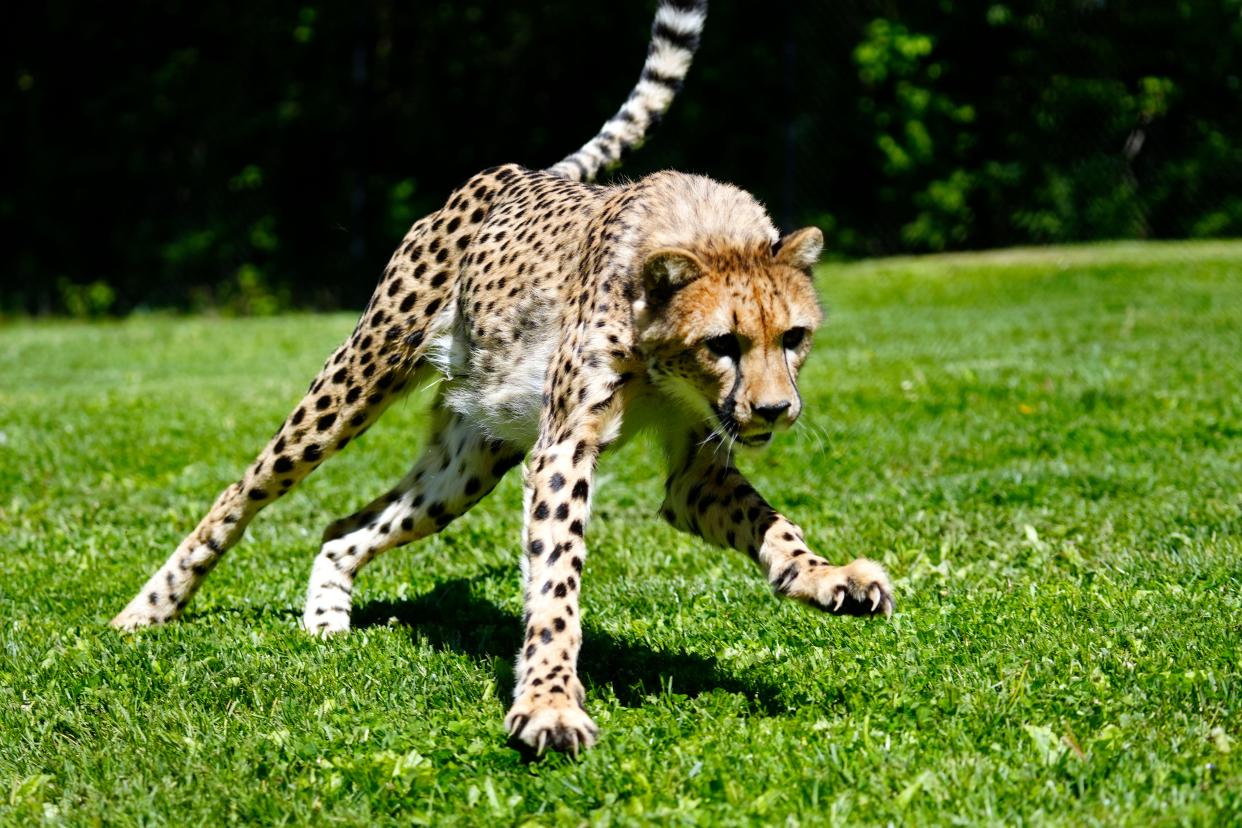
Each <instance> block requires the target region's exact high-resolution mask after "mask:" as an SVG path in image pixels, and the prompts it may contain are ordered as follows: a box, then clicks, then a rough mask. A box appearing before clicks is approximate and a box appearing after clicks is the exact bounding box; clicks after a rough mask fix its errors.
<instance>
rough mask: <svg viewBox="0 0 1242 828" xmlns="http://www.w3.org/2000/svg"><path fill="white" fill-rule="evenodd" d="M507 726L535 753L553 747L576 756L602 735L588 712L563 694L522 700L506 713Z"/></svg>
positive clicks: (511, 735) (510, 735) (510, 731)
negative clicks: (580, 750) (581, 749)
mask: <svg viewBox="0 0 1242 828" xmlns="http://www.w3.org/2000/svg"><path fill="white" fill-rule="evenodd" d="M505 729H506V730H508V731H509V737H510V738H512V739H516V740H517V741H519V742H522V743H523V744H525V745H527V746H529V747H531V748H533V749H534V750H535V753H543V751H544V750H545V749H546V748H548V747H551V748H553V749H555V750H559V751H561V752H563V753H572V754H573V755H574V756H577V755H578V750H579V749H580V748H589V747H591V746H592V745H594V744H595V740H596V738H597V737H598V736H599V728H598V727H596V726H595V722H593V721H591V717H590V716H588V715H587V714H586V711H585V710H583V709H582V707H581V706H580V705H579V704H578V702H577V701H576V700H574V699H572V698H569V697H568V696H566V695H565V694H563V693H555V694H552V695H548V694H543V693H541V694H539V696H538V697H537V698H536V697H535V696H533V695H527V696H523V697H522V698H520V699H518V700H517V701H516V702H514V703H513V707H511V708H509V714H508V715H507V716H505Z"/></svg>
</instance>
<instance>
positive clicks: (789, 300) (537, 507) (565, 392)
mask: <svg viewBox="0 0 1242 828" xmlns="http://www.w3.org/2000/svg"><path fill="white" fill-rule="evenodd" d="M706 6H707V4H706V2H705V0H661V2H660V3H659V5H658V8H657V12H656V18H655V23H654V25H653V34H652V40H651V44H650V46H649V49H648V56H647V60H646V63H645V65H644V67H643V71H642V75H641V78H640V80H639V82H638V85H637V86H636V87H635V88H634V90H633V92H632V93H631V94H630V97H629V98H628V100H627V101H626V102H625V104H624V105H623V106H622V107H621V109H620V111H618V113H617V114H616V115H615V116H613V118H612V119H610V120H609V121H608V122H606V123H605V124H604V126H603V128H602V129H601V131H600V132H599V133H598V134H597V135H596V136H595V137H594V138H593V139H592V140H591V141H590V142H588V143H587V144H585V145H584V146H583V147H582V148H581V149H579V150H578V151H577V152H575V153H573V154H571V155H570V156H568V157H567V158H565V159H564V160H563V161H561V162H560V163H558V164H556V165H554V166H552V167H550V168H548V169H547V170H542V171H536V170H531V169H526V168H524V167H522V166H519V165H516V164H509V165H505V166H501V167H496V168H493V169H489V170H486V171H484V172H481V173H479V174H478V175H476V176H474V177H473V178H471V179H469V180H468V181H467V182H465V184H463V185H461V186H460V187H459V188H458V189H457V190H455V191H454V192H453V193H452V194H451V195H450V196H449V198H448V200H447V202H446V203H445V204H444V206H443V207H442V208H441V209H439V210H437V211H436V212H434V213H432V214H430V215H428V216H426V217H424V218H422V219H421V220H419V221H417V222H416V223H415V224H414V226H413V227H412V228H411V229H410V231H409V232H408V234H407V235H406V236H405V238H404V239H403V240H402V243H401V245H400V247H399V248H398V249H397V250H396V252H395V253H394V254H393V256H392V258H391V260H390V261H389V263H388V265H387V267H386V268H385V270H384V273H383V276H382V278H381V279H380V281H379V284H378V286H377V288H376V290H375V293H374V295H373V296H372V297H371V300H370V302H369V303H368V304H367V306H366V309H365V311H364V312H363V314H362V316H361V318H360V319H359V321H358V323H357V326H356V327H355V329H354V330H353V333H352V334H351V335H350V336H349V338H348V339H347V340H346V341H345V342H344V343H343V344H342V345H341V346H340V347H339V348H337V349H336V351H335V352H333V353H332V355H331V356H330V357H329V358H328V360H327V361H326V362H325V363H324V367H323V370H322V371H321V372H320V373H319V375H318V376H317V377H315V379H314V380H313V381H312V382H311V384H310V388H309V390H308V392H307V394H306V396H305V398H304V399H303V400H302V401H301V402H300V403H298V405H297V406H296V407H295V408H294V409H293V412H292V413H291V414H290V415H289V417H288V418H287V419H286V420H285V421H284V423H282V424H281V426H280V428H279V429H278V430H277V431H276V433H275V435H274V436H273V437H272V438H271V441H270V442H269V443H268V445H267V446H266V448H264V449H263V451H262V452H261V453H260V454H259V456H258V458H257V459H255V460H254V461H253V463H252V464H251V466H250V467H249V468H248V469H247V470H246V472H245V474H244V475H243V477H242V478H241V479H240V480H239V481H238V482H236V483H234V484H232V485H230V486H229V487H227V488H226V489H225V490H224V491H223V492H222V493H221V494H220V495H219V497H218V499H217V500H216V501H215V504H214V506H213V507H212V508H211V510H210V512H209V513H208V514H207V516H206V517H204V518H203V519H202V521H201V522H200V523H199V524H198V526H197V528H195V529H194V531H193V532H191V533H190V535H189V536H188V537H186V538H185V539H184V540H183V541H182V542H181V544H180V545H179V546H178V547H177V549H176V551H174V552H173V554H172V556H171V557H170V558H169V559H168V560H167V562H166V563H164V565H163V566H162V567H161V568H160V569H159V570H158V571H157V572H156V573H155V574H154V575H153V576H152V577H151V579H150V580H149V581H148V582H147V583H146V585H145V586H143V588H142V590H141V591H140V592H139V593H138V595H137V596H136V597H135V598H134V599H133V600H132V601H131V602H130V603H129V605H128V606H126V607H125V609H124V610H123V611H122V612H121V613H120V614H119V615H117V616H116V617H115V618H114V619H113V621H112V624H113V626H115V627H118V628H122V629H125V630H134V629H137V628H140V627H146V626H151V625H156V624H162V623H165V622H168V621H171V620H173V619H175V618H177V617H178V616H179V615H180V614H181V613H182V611H183V610H184V609H185V607H186V604H187V602H188V601H189V600H190V598H191V596H193V595H194V593H195V591H196V590H197V589H198V587H199V586H200V584H201V583H202V581H203V579H204V578H205V577H206V576H207V574H208V573H209V572H210V571H211V570H212V568H213V567H214V566H215V565H216V564H217V563H218V562H219V561H220V559H221V557H222V556H223V555H224V554H225V552H227V551H228V550H229V548H230V547H232V546H233V545H234V544H235V543H237V542H238V540H239V539H240V538H241V536H242V533H243V532H244V531H245V529H246V526H247V524H248V523H249V522H250V521H251V520H252V519H253V518H254V516H255V515H256V514H258V512H259V511H260V510H261V509H263V508H264V507H265V506H267V505H269V504H271V503H272V502H274V501H275V500H277V499H278V498H280V497H281V496H283V495H284V494H286V493H287V492H289V491H290V490H292V489H293V488H294V486H296V485H297V484H298V483H299V482H300V481H301V480H302V479H303V478H304V477H306V475H308V474H309V473H310V472H311V471H313V470H314V469H315V468H317V467H318V466H319V465H320V464H321V463H323V462H324V461H325V460H327V459H328V458H329V457H330V456H332V455H333V454H335V453H336V452H339V451H341V450H342V449H344V448H345V447H346V446H347V445H348V444H349V443H350V442H351V441H353V440H356V439H357V438H358V437H359V436H360V435H361V434H363V433H364V432H365V431H366V430H367V429H368V428H370V427H371V425H372V424H373V423H374V422H375V421H376V419H377V418H379V416H380V415H381V413H383V411H384V410H385V409H386V408H387V407H388V406H389V405H391V404H392V403H393V401H394V400H396V399H398V397H400V396H401V395H402V393H403V392H405V391H406V390H407V389H409V388H410V387H412V386H414V385H415V384H422V383H423V382H424V381H426V380H430V379H431V378H435V377H437V376H438V377H439V378H440V380H441V381H440V382H439V385H438V389H439V390H438V391H437V396H436V401H435V403H434V406H433V409H432V412H431V414H430V419H431V431H430V438H429V441H428V444H427V446H426V448H425V449H424V451H423V452H422V454H421V456H420V457H418V458H417V460H416V462H415V463H414V465H413V467H412V468H411V469H410V471H409V473H408V474H406V476H405V477H404V478H402V479H401V481H400V482H398V483H397V484H396V485H395V486H394V487H393V488H392V489H391V490H389V491H388V492H387V493H385V494H383V495H381V496H380V497H378V498H377V499H375V500H373V501H372V502H371V503H369V504H367V505H366V506H364V507H363V508H362V509H360V510H358V511H357V512H355V513H354V514H352V515H350V516H348V517H346V518H343V519H340V520H337V521H336V522H334V523H332V524H331V525H329V526H328V528H327V529H326V530H325V532H324V534H323V539H322V545H321V548H320V551H319V553H318V555H317V557H316V558H315V559H314V562H313V564H312V566H311V576H310V585H309V588H308V589H307V598H306V606H305V612H304V614H303V616H302V620H301V623H302V626H303V627H304V628H305V629H306V630H307V631H308V632H310V633H312V634H317V635H323V636H327V635H332V634H336V633H342V632H345V631H346V630H348V629H349V624H350V601H351V593H352V592H353V589H354V582H355V579H356V578H357V577H358V572H359V570H361V569H362V568H363V567H364V566H366V564H367V563H368V562H370V561H372V560H374V559H375V557H376V556H377V555H380V554H381V553H383V552H386V551H387V550H390V549H393V548H395V547H398V546H402V545H404V544H407V543H410V542H411V541H415V540H418V539H420V538H425V537H427V536H428V535H432V534H434V533H436V532H439V531H440V530H442V529H444V528H445V527H446V526H448V525H449V524H450V523H451V522H452V521H454V520H455V519H456V518H458V517H460V516H461V515H463V514H465V513H466V512H467V511H469V510H470V508H471V507H473V506H474V505H475V504H477V503H478V502H479V501H480V500H481V499H482V498H484V497H485V496H486V495H487V494H488V493H489V492H491V491H492V489H493V487H495V486H496V484H497V482H498V481H499V480H500V479H501V478H502V477H503V476H504V475H505V473H506V472H508V471H509V470H510V469H512V468H513V467H515V466H518V465H523V469H522V476H523V484H524V509H525V516H524V518H525V519H524V526H523V530H522V542H521V554H520V558H521V571H522V579H523V583H524V599H525V612H524V620H523V623H524V625H525V638H524V641H523V643H522V644H521V649H520V652H519V653H518V654H517V663H516V670H515V674H514V680H515V687H514V690H513V703H512V706H511V707H510V709H509V711H508V714H507V715H506V717H505V726H506V729H507V731H508V733H509V736H510V738H511V739H512V740H514V742H515V743H516V744H519V745H525V746H527V748H528V749H533V750H534V751H536V752H539V753H542V752H543V751H544V750H545V749H546V748H548V747H551V748H553V749H556V750H560V751H568V752H572V753H574V754H577V753H578V751H579V749H582V748H587V747H590V746H591V745H593V744H594V743H595V742H596V739H597V736H598V730H597V728H596V726H595V724H594V723H593V722H592V720H591V718H590V716H589V715H588V714H587V712H586V709H585V692H584V688H583V685H582V682H581V681H580V680H579V679H578V675H577V670H576V665H577V659H578V652H579V647H580V646H581V643H582V616H581V612H580V608H579V602H578V595H579V592H580V590H581V588H582V579H583V576H584V574H585V564H586V558H587V547H586V527H587V521H588V514H589V512H590V505H591V497H592V487H593V485H594V472H595V468H596V463H597V460H598V459H599V458H600V456H601V454H603V453H604V452H605V450H607V449H609V448H610V447H615V446H617V445H619V444H621V443H623V442H624V441H625V440H626V439H627V438H628V437H630V436H631V435H632V434H634V433H636V432H637V431H640V430H644V429H646V430H650V431H653V432H655V433H656V434H658V435H659V438H660V439H661V441H662V443H663V446H664V449H665V452H666V455H667V459H668V469H669V473H668V477H667V480H666V482H665V497H664V501H663V504H662V506H661V508H660V514H661V516H662V517H663V518H664V519H665V520H666V521H668V522H669V523H670V524H672V525H673V526H674V527H676V528H678V529H680V530H683V531H685V532H689V533H692V534H693V535H697V536H699V537H701V538H703V539H705V540H706V541H708V542H709V543H711V544H714V545H718V546H723V547H728V548H732V549H736V550H738V551H739V552H741V553H743V554H745V555H747V556H749V558H750V559H751V560H753V561H754V562H755V563H756V564H757V565H758V568H759V569H760V570H761V571H762V572H763V574H764V575H765V576H766V578H767V580H768V581H769V583H770V584H771V586H772V588H773V589H774V591H775V592H776V593H777V594H779V595H783V596H787V597H790V598H794V599H798V600H800V601H803V602H806V603H808V604H810V605H812V606H814V607H817V608H819V609H821V610H825V611H827V612H831V613H837V614H852V615H871V614H882V615H885V616H887V615H890V614H891V613H892V611H893V605H894V604H893V591H892V587H891V586H890V583H889V580H888V578H887V576H886V574H885V572H884V570H883V568H882V567H881V566H879V565H878V564H876V563H874V562H872V561H869V560H866V559H858V560H855V561H853V562H851V563H848V564H845V565H842V566H834V565H833V564H831V563H829V561H828V560H826V559H825V558H823V557H820V556H819V555H816V554H814V553H812V552H811V551H809V548H808V544H807V543H806V540H805V537H804V535H803V532H802V530H801V529H800V528H798V526H797V525H795V524H794V523H793V522H792V521H791V520H789V519H788V518H787V517H785V516H784V515H782V514H780V513H779V512H777V511H776V510H775V509H773V508H772V507H771V506H770V505H769V504H768V503H767V501H766V500H764V498H763V497H762V496H761V495H760V494H759V493H758V492H757V491H756V490H755V489H754V487H752V486H751V485H750V484H749V483H748V482H747V480H746V478H745V477H744V476H743V475H742V473H741V472H740V471H739V470H738V469H737V467H736V466H735V465H734V463H733V459H732V458H733V452H732V448H733V446H734V445H735V444H740V445H742V446H751V447H758V446H761V445H763V444H765V443H767V442H768V441H769V439H770V438H771V437H772V435H773V434H774V433H775V432H778V431H781V430H784V429H788V428H789V427H790V426H791V425H792V424H793V423H794V421H795V420H797V419H798V416H799V414H800V413H801V411H802V399H801V397H800V396H799V393H798V386H797V377H798V372H799V370H800V368H801V367H802V364H803V362H804V360H805V359H806V357H807V354H808V352H809V350H810V348H811V341H812V337H813V334H814V332H815V330H816V328H817V326H818V325H819V324H820V322H821V319H822V312H821V309H820V306H819V303H818V300H817V297H816V294H815V290H814V286H813V284H812V278H811V268H812V266H813V265H814V264H815V263H816V262H817V260H818V258H819V256H820V253H821V250H822V247H823V236H822V234H821V233H820V231H819V230H818V229H816V228H813V227H810V228H804V229H801V230H797V231H794V232H792V233H790V234H788V235H785V236H783V237H782V236H781V235H780V234H779V233H778V232H777V230H776V228H775V226H774V225H773V222H772V220H771V219H770V218H769V216H768V214H767V213H766V211H765V210H764V208H763V207H762V206H761V205H760V204H759V202H758V201H757V200H756V199H755V198H754V197H753V196H751V195H749V194H748V193H746V192H744V191H742V190H740V189H738V188H736V187H733V186H730V185H728V184H723V183H719V182H716V181H714V180H711V179H709V178H706V177H701V176H697V175H687V174H682V173H677V172H660V173H656V174H654V175H650V176H647V177H645V178H642V179H640V180H638V181H636V182H632V183H622V184H615V185H612V186H598V185H595V184H592V183H590V182H592V181H593V180H594V178H595V177H596V175H597V174H598V172H599V171H600V170H601V169H602V168H604V167H606V166H610V165H612V164H615V163H616V162H617V161H618V160H619V159H620V157H621V155H622V153H623V152H625V151H627V150H629V149H631V148H633V147H634V146H636V145H637V144H638V143H639V142H640V141H641V140H642V138H643V136H644V135H645V133H646V132H647V130H648V128H649V127H650V126H651V125H652V124H653V122H654V121H656V120H657V119H658V117H659V116H660V115H661V114H663V112H664V111H665V110H666V109H667V107H668V106H669V103H670V102H671V100H672V98H673V95H674V94H675V92H676V91H677V89H678V88H679V86H680V84H681V81H682V80H683V78H684V76H685V74H686V72H687V70H688V69H689V65H690V60H691V58H692V56H693V54H694V51H695V50H696V48H697V46H698V42H699V37H700V33H701V31H702V27H703V24H704V21H705V18H706V10H707V8H706Z"/></svg>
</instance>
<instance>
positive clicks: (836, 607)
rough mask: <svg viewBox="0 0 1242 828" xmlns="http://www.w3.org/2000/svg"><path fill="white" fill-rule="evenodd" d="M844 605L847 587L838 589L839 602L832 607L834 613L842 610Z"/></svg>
mask: <svg viewBox="0 0 1242 828" xmlns="http://www.w3.org/2000/svg"><path fill="white" fill-rule="evenodd" d="M843 603H845V587H837V602H836V603H835V604H833V605H832V611H833V612H836V611H837V610H839V609H841V605H842V604H843Z"/></svg>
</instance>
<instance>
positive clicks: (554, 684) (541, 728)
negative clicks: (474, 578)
mask: <svg viewBox="0 0 1242 828" xmlns="http://www.w3.org/2000/svg"><path fill="white" fill-rule="evenodd" d="M576 351H577V348H576V347H575V343H574V341H573V340H570V342H569V343H568V347H564V346H563V347H562V351H561V356H558V357H556V358H554V359H553V365H556V364H558V363H560V364H562V365H563V370H562V371H560V372H553V376H552V379H551V381H550V383H549V387H548V399H549V400H551V401H552V403H551V405H549V406H548V407H547V409H546V410H545V412H544V418H543V421H542V423H541V424H540V437H539V440H538V441H537V442H536V444H535V448H534V450H533V451H532V453H531V456H530V459H529V461H528V464H527V467H526V473H525V507H526V522H525V528H524V532H523V552H522V572H523V575H524V581H525V588H524V595H525V603H526V611H525V614H524V615H525V621H526V635H525V639H524V640H523V642H522V648H521V650H520V651H519V652H518V657H517V667H516V670H515V676H514V677H515V681H514V685H515V686H514V688H513V706H512V707H511V708H510V709H509V713H508V715H507V716H506V717H505V727H506V728H507V729H508V731H509V735H510V736H511V737H512V738H514V739H516V740H518V741H520V742H523V743H525V744H526V745H528V746H529V747H532V748H534V749H535V751H536V752H542V751H543V750H544V748H546V747H552V748H555V749H556V750H561V751H568V752H571V753H574V754H577V752H578V750H579V748H585V747H590V746H591V745H593V744H595V740H596V737H597V736H598V734H599V730H598V728H597V727H596V726H595V723H594V722H593V721H591V717H590V716H588V715H587V713H586V709H585V702H586V692H585V690H584V689H583V686H582V682H581V681H579V679H578V672H577V664H578V649H579V647H580V645H581V644H582V621H581V618H582V614H581V612H580V610H579V607H578V591H579V589H580V588H581V585H582V569H583V564H584V563H585V561H586V524H587V516H588V513H589V511H590V503H591V486H592V483H593V476H594V470H595V460H596V457H597V455H598V453H599V450H600V446H601V445H602V444H603V443H604V442H606V441H608V440H611V439H612V438H613V437H614V436H615V435H616V433H617V431H618V429H619V427H620V412H621V411H622V410H623V409H624V404H625V400H624V396H625V394H626V389H625V387H624V386H625V382H626V380H625V378H624V377H623V376H619V375H617V374H614V373H611V372H608V371H603V370H596V371H595V372H594V376H592V377H591V378H589V379H587V378H584V377H583V376H582V374H579V373H578V372H577V371H575V370H574V369H580V368H581V366H582V365H583V364H584V363H590V362H594V361H595V358H594V357H593V356H592V355H591V354H590V353H589V351H588V352H587V354H586V355H585V356H584V357H575V356H574V354H575V353H576ZM562 360H563V362H562ZM557 401H560V402H559V403H558V402H557ZM569 401H573V402H571V403H570V404H568V405H566V404H565V403H567V402H569Z"/></svg>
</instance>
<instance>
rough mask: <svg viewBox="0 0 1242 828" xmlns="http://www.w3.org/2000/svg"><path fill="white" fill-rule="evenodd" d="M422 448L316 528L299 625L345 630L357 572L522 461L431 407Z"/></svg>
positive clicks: (431, 527)
mask: <svg viewBox="0 0 1242 828" xmlns="http://www.w3.org/2000/svg"><path fill="white" fill-rule="evenodd" d="M433 411H434V414H433V417H434V420H433V423H432V427H431V436H430V439H429V440H428V445H427V448H426V449H425V450H424V451H423V453H422V455H421V456H420V457H419V459H418V461H417V462H416V463H415V464H414V467H413V468H412V469H411V470H410V472H409V474H407V475H406V476H405V477H404V478H402V480H401V482H400V483H398V484H397V485H396V486H395V487H394V488H393V489H392V490H391V491H389V492H388V493H387V494H385V495H383V496H381V497H379V498H377V499H376V500H374V501H372V502H371V503H369V504H367V505H366V506H365V507H363V508H362V509H361V510H359V511H358V512H356V513H355V514H353V515H350V516H349V517H347V518H344V519H342V520H338V521H336V522H335V523H333V524H332V525H331V526H329V527H328V528H327V530H326V531H325V532H324V537H323V547H322V548H321V550H320V552H319V555H318V556H316V558H315V563H314V565H313V566H312V568H311V578H310V585H309V587H308V588H307V591H306V611H305V612H304V613H303V616H302V627H303V628H304V629H305V630H307V631H308V632H311V633H314V634H316V635H322V636H327V635H331V634H333V633H341V632H345V631H346V630H348V629H349V620H350V602H351V599H352V595H353V588H354V578H355V577H356V576H357V574H358V571H359V570H360V569H362V567H364V566H366V565H367V564H368V563H369V562H371V561H372V560H374V559H375V558H376V557H378V556H379V555H380V554H381V553H383V552H386V551H387V550H389V549H393V548H395V547H398V546H403V545H405V544H407V543H410V542H411V541H415V540H418V539H420V538H425V537H427V536H428V535H433V534H435V533H437V532H439V531H440V530H441V529H443V528H444V527H446V526H448V525H449V524H450V523H452V522H453V521H454V520H455V519H456V518H458V517H460V516H461V515H463V514H465V513H466V512H467V511H469V510H470V509H471V508H472V507H473V506H474V505H475V504H476V503H478V502H479V501H480V500H482V499H483V498H484V497H486V496H487V495H488V494H489V493H490V492H491V491H492V489H493V488H495V486H496V484H497V483H498V482H500V479H501V478H502V477H503V476H504V474H505V472H507V471H508V470H509V469H511V468H513V467H514V466H516V465H517V464H518V463H520V462H521V460H522V455H523V452H522V450H521V449H520V448H517V447H514V446H510V445H508V444H506V443H504V442H503V441H500V440H489V439H487V437H486V436H485V435H484V434H482V433H481V432H480V431H479V430H478V429H476V428H474V427H473V426H471V425H470V424H468V423H466V422H465V421H463V420H462V419H461V417H460V416H459V415H457V414H455V413H451V412H449V411H447V410H446V409H445V408H444V407H443V406H441V405H439V404H438V403H437V405H436V406H435V408H434V409H433Z"/></svg>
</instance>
